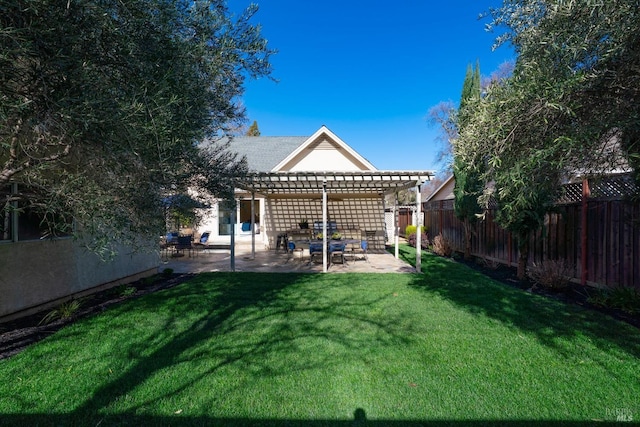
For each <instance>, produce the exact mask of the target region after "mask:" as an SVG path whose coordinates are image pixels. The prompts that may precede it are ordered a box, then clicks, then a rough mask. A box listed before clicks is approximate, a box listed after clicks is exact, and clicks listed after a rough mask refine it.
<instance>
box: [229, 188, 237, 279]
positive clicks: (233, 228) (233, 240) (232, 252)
mask: <svg viewBox="0 0 640 427" xmlns="http://www.w3.org/2000/svg"><path fill="white" fill-rule="evenodd" d="M231 200H232V204H233V205H232V207H231V209H230V211H231V218H230V219H229V222H230V223H231V224H230V225H231V244H230V245H229V250H230V255H231V259H230V261H229V262H230V264H231V265H230V266H229V268H230V269H231V271H236V200H235V198H234V199H231Z"/></svg>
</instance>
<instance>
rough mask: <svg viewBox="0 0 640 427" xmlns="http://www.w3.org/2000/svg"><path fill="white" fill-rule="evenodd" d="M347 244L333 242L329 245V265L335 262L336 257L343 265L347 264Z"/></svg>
mask: <svg viewBox="0 0 640 427" xmlns="http://www.w3.org/2000/svg"><path fill="white" fill-rule="evenodd" d="M346 246H347V245H346V243H344V242H331V243H329V263H330V264H331V263H332V262H333V258H334V257H338V258H339V259H340V262H341V263H342V264H346V263H347V260H346V258H345V257H344V253H345V249H346Z"/></svg>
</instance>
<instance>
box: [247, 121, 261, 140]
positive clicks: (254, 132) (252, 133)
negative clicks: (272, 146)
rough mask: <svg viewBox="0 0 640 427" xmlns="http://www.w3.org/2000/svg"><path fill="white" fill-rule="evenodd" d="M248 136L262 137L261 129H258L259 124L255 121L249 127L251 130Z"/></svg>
mask: <svg viewBox="0 0 640 427" xmlns="http://www.w3.org/2000/svg"><path fill="white" fill-rule="evenodd" d="M246 136H260V129H259V128H258V122H257V121H255V120H254V121H253V123H251V126H249V130H247V133H246Z"/></svg>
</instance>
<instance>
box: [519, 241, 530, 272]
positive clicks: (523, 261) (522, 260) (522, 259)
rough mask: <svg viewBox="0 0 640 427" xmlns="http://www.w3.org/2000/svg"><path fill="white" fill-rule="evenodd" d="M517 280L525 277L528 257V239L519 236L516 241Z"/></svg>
mask: <svg viewBox="0 0 640 427" xmlns="http://www.w3.org/2000/svg"><path fill="white" fill-rule="evenodd" d="M518 253H519V254H518V280H524V279H525V278H526V277H527V260H528V259H529V239H528V235H527V237H521V238H520V239H519V242H518Z"/></svg>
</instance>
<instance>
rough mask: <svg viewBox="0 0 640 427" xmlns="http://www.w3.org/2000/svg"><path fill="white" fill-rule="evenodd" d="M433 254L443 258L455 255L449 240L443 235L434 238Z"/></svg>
mask: <svg viewBox="0 0 640 427" xmlns="http://www.w3.org/2000/svg"><path fill="white" fill-rule="evenodd" d="M433 253H434V254H436V255H440V256H443V257H450V256H451V254H452V253H453V248H452V247H451V243H450V242H449V239H447V238H446V237H444V236H443V235H442V233H440V234H438V235H437V236H436V237H434V238H433Z"/></svg>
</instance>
